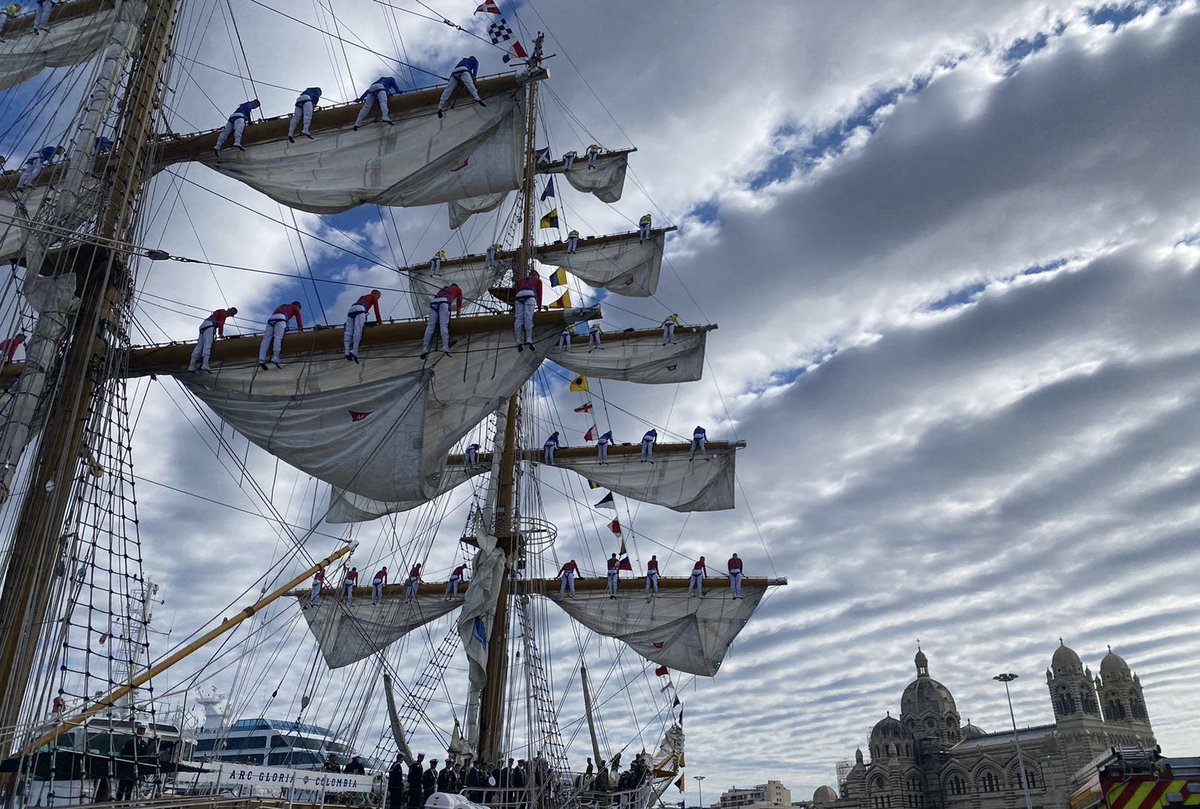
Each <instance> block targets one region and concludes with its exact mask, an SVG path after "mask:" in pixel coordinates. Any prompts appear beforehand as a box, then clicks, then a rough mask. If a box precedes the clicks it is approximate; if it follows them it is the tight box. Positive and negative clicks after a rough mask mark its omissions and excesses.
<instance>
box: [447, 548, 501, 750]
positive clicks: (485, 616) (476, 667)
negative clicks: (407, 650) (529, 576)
mask: <svg viewBox="0 0 1200 809" xmlns="http://www.w3.org/2000/svg"><path fill="white" fill-rule="evenodd" d="M476 536H478V537H479V553H477V554H475V559H474V561H473V562H472V563H471V564H472V567H471V584H470V587H468V588H467V593H466V597H465V598H464V599H463V605H462V612H460V613H459V614H458V634H459V637H460V638H462V644H463V650H464V651H465V652H466V655H467V661H468V672H467V743H468V744H469V746H470V749H471V750H478V749H479V733H480V726H479V701H480V696H481V695H482V693H483V687H484V685H485V684H486V683H487V676H488V672H487V658H488V643H489V641H490V640H491V637H492V629H493V624H494V623H495V620H496V604H497V602H498V601H499V599H500V587H501V585H502V584H503V583H504V551H503V550H502V549H501V548H499V547H497V544H496V537H494V536H489V535H487V534H485V533H483V532H482V531H476Z"/></svg>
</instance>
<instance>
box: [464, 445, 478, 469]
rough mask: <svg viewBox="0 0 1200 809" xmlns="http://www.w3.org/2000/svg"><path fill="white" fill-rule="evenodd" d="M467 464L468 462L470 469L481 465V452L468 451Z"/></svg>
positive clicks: (475, 450)
mask: <svg viewBox="0 0 1200 809" xmlns="http://www.w3.org/2000/svg"><path fill="white" fill-rule="evenodd" d="M466 462H467V468H468V469H470V468H473V467H476V466H478V465H479V450H477V449H469V450H467V457H466Z"/></svg>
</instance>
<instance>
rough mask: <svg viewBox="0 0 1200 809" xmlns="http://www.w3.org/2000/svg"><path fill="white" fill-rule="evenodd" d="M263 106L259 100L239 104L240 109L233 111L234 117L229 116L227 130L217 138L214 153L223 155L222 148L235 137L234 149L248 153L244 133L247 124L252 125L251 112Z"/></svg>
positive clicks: (226, 123)
mask: <svg viewBox="0 0 1200 809" xmlns="http://www.w3.org/2000/svg"><path fill="white" fill-rule="evenodd" d="M260 106H262V105H261V104H260V103H259V101H258V99H257V98H254V99H251V100H250V101H246V102H243V103H241V104H238V108H237V109H236V110H234V111H233V115H230V116H229V120H227V121H226V122H225V128H224V129H222V130H221V134H220V135H218V136H217V144H216V146H213V151H214V152H216V153H217V154H220V153H221V147H223V146H224V145H225V141H226V140H228V139H229V136H230V135H233V147H234V148H235V149H241V150H242V151H243V152H244V151H246V147H245V146H243V145H242V133H243V132H245V131H246V124H248V123H250V112H251V111H252V110H256V109H258V108H259V107H260Z"/></svg>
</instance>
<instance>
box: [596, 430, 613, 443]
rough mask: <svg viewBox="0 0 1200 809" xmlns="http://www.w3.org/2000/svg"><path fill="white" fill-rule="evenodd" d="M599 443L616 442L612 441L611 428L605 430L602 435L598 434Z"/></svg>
mask: <svg viewBox="0 0 1200 809" xmlns="http://www.w3.org/2000/svg"><path fill="white" fill-rule="evenodd" d="M600 443H602V444H613V443H616V442H614V441H613V437H612V430H609V431H608V432H606V433H605V434H604V435H602V436H600Z"/></svg>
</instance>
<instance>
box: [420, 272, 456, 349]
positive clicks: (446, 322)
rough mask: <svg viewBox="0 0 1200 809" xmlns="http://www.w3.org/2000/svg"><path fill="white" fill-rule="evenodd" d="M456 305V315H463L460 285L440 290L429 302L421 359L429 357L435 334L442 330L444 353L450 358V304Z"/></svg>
mask: <svg viewBox="0 0 1200 809" xmlns="http://www.w3.org/2000/svg"><path fill="white" fill-rule="evenodd" d="M452 301H453V302H454V303H455V309H454V314H455V315H461V314H462V307H463V294H462V288H461V287H459V285H458V284H450V285H449V286H444V287H442V288H441V289H439V290H438V292H437V294H436V295H434V296H433V300H431V301H430V302H429V322H428V323H427V324H426V325H425V338H424V340H423V341H422V342H421V359H425V358H426V357H428V356H429V345H430V343H431V342H432V341H433V332H434V331H435V330H440V331H441V335H442V353H443V354H445V355H446V356H447V357H449V356H450V303H451V302H452Z"/></svg>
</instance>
